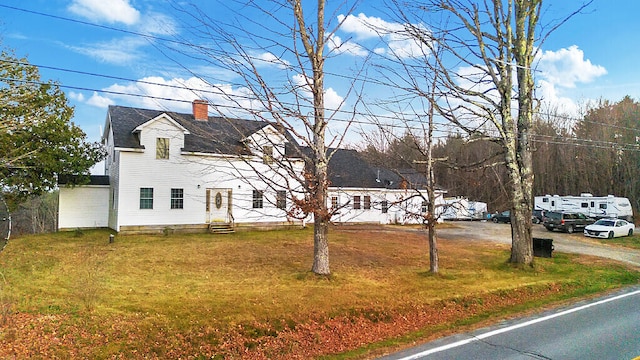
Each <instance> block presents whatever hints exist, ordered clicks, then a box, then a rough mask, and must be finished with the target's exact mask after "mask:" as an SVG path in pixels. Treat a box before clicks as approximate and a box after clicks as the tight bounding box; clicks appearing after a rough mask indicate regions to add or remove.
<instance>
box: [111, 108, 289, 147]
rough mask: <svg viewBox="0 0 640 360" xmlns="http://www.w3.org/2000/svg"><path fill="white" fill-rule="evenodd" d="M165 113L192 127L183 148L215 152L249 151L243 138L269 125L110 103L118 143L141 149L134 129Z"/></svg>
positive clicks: (115, 137)
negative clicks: (202, 119) (199, 118)
mask: <svg viewBox="0 0 640 360" xmlns="http://www.w3.org/2000/svg"><path fill="white" fill-rule="evenodd" d="M163 113H164V114H167V115H168V116H170V117H171V118H172V119H173V120H175V121H176V122H177V123H179V124H180V125H182V126H183V127H184V128H185V129H187V130H189V132H190V134H187V135H185V138H184V148H183V150H185V151H193V152H203V153H212V154H232V155H244V154H248V153H249V151H248V149H247V148H246V147H245V146H244V144H243V143H242V142H241V140H242V139H243V138H245V137H247V136H249V135H251V134H253V133H255V132H256V131H258V130H260V129H262V128H263V127H265V126H266V125H267V124H268V123H267V122H262V121H253V120H242V119H231V118H222V117H213V116H210V117H209V120H208V121H198V120H195V118H194V117H193V114H190V113H189V114H186V113H177V112H172V111H162V110H148V109H138V108H131V107H125V106H109V115H110V117H111V127H112V129H113V136H114V143H115V146H116V147H120V148H133V149H139V148H142V147H143V146H141V145H140V142H139V141H138V138H137V137H136V136H135V135H134V133H133V130H134V129H135V128H136V127H138V126H140V125H142V124H144V123H146V122H147V121H149V120H151V119H153V118H155V117H157V116H159V115H161V114H163ZM285 136H286V135H285Z"/></svg>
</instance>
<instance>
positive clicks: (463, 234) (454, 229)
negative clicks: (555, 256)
mask: <svg viewBox="0 0 640 360" xmlns="http://www.w3.org/2000/svg"><path fill="white" fill-rule="evenodd" d="M451 224H452V225H453V226H451V227H442V228H439V229H438V237H439V238H443V239H447V238H463V239H469V240H486V241H495V242H499V243H504V244H511V225H509V224H494V223H492V222H487V221H480V222H478V221H473V222H471V221H456V222H452V223H451ZM638 231H639V230H638V229H637V228H636V234H639V232H638ZM533 236H534V237H541V238H549V239H553V245H554V247H555V251H560V252H566V253H575V254H585V255H593V256H600V257H604V258H609V259H614V260H618V261H622V262H625V263H628V264H631V265H634V266H638V267H640V250H630V249H627V248H621V247H617V246H613V245H607V244H601V243H600V242H598V241H595V240H593V239H590V238H587V237H585V236H584V235H582V233H574V234H566V233H561V232H555V231H554V232H549V231H547V230H546V229H545V228H544V227H543V226H542V225H533Z"/></svg>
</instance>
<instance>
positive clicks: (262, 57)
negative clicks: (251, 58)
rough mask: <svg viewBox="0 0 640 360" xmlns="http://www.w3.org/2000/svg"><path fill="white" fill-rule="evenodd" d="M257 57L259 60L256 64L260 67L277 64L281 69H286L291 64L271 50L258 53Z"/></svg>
mask: <svg viewBox="0 0 640 360" xmlns="http://www.w3.org/2000/svg"><path fill="white" fill-rule="evenodd" d="M255 58H256V60H257V61H256V63H255V65H256V66H258V67H269V66H274V65H275V66H276V67H278V68H280V69H286V68H288V67H289V66H290V65H291V64H290V63H289V62H288V61H286V60H284V59H281V58H279V57H277V56H275V55H274V54H272V53H270V52H265V53H262V54H258V55H257V56H256V57H255Z"/></svg>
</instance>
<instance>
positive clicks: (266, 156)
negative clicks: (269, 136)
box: [262, 145, 273, 164]
mask: <svg viewBox="0 0 640 360" xmlns="http://www.w3.org/2000/svg"><path fill="white" fill-rule="evenodd" d="M262 161H263V162H264V163H265V164H272V163H273V146H270V145H265V146H263V147H262Z"/></svg>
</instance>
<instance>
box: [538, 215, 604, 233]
mask: <svg viewBox="0 0 640 360" xmlns="http://www.w3.org/2000/svg"><path fill="white" fill-rule="evenodd" d="M594 222H596V219H593V218H590V217H588V216H587V215H585V214H583V213H573V212H557V211H547V212H545V214H544V223H543V224H544V227H545V228H547V230H549V231H553V230H560V231H565V232H568V233H569V234H571V233H573V232H574V231H575V230H576V229H583V228H584V227H585V226H587V225H591V224H593V223H594Z"/></svg>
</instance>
